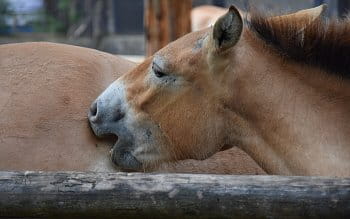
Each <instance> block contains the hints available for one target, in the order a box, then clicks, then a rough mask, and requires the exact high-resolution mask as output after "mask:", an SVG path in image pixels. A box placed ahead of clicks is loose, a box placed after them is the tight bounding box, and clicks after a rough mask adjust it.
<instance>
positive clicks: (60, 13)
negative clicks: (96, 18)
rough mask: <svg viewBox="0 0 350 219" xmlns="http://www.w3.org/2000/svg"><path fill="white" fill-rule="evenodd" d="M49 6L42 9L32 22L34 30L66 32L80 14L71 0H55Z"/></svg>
mask: <svg viewBox="0 0 350 219" xmlns="http://www.w3.org/2000/svg"><path fill="white" fill-rule="evenodd" d="M50 6H51V7H50V8H48V7H45V8H44V9H43V11H42V12H41V13H40V14H41V15H42V16H41V17H40V19H38V20H37V21H36V22H35V23H34V29H35V30H36V31H38V32H50V33H63V34H66V33H67V31H68V30H69V28H70V26H71V25H73V24H74V23H76V22H77V21H78V20H79V19H80V17H81V15H82V13H81V12H80V11H79V10H78V9H77V7H75V5H74V4H72V1H71V0H56V1H54V4H52V5H50Z"/></svg>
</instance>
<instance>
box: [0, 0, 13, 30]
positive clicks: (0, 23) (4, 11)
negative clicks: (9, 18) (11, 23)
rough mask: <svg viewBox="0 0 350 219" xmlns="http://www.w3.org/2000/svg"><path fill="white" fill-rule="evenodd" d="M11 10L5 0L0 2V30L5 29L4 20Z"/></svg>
mask: <svg viewBox="0 0 350 219" xmlns="http://www.w3.org/2000/svg"><path fill="white" fill-rule="evenodd" d="M11 12H12V11H11V8H10V4H9V3H8V2H7V0H0V28H4V27H6V26H7V25H6V22H5V18H6V15H8V14H10V13H11Z"/></svg>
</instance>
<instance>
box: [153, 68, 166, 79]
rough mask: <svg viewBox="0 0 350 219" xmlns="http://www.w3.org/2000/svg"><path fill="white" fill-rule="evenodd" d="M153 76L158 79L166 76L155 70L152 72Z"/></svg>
mask: <svg viewBox="0 0 350 219" xmlns="http://www.w3.org/2000/svg"><path fill="white" fill-rule="evenodd" d="M154 74H155V75H156V76H157V77H158V78H161V77H164V76H165V75H166V74H164V73H163V72H161V71H157V70H154Z"/></svg>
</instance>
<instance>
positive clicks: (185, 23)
mask: <svg viewBox="0 0 350 219" xmlns="http://www.w3.org/2000/svg"><path fill="white" fill-rule="evenodd" d="M191 6H192V1H191V0H181V1H178V0H146V1H145V32H146V43H147V56H151V55H153V54H154V53H155V52H156V51H158V50H159V49H161V48H162V47H164V46H165V45H167V44H168V43H170V42H171V41H173V40H176V39H177V38H179V37H181V36H183V35H185V34H187V33H189V32H190V31H191V18H190V15H191Z"/></svg>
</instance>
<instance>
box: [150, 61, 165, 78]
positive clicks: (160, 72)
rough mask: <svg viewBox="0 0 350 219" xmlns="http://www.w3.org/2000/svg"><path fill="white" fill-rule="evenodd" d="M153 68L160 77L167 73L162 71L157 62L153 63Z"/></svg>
mask: <svg viewBox="0 0 350 219" xmlns="http://www.w3.org/2000/svg"><path fill="white" fill-rule="evenodd" d="M152 70H153V72H154V74H155V75H156V76H157V77H158V78H161V77H164V76H166V74H165V73H164V72H162V71H161V70H160V68H159V67H158V66H157V65H156V64H153V65H152Z"/></svg>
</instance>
